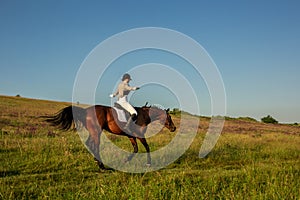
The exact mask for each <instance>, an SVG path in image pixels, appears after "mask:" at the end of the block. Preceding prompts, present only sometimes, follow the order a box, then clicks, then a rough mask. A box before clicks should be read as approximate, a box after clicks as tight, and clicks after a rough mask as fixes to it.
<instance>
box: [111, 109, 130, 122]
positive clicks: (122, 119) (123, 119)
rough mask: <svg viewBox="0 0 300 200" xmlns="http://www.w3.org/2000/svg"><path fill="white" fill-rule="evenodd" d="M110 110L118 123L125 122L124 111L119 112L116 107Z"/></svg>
mask: <svg viewBox="0 0 300 200" xmlns="http://www.w3.org/2000/svg"><path fill="white" fill-rule="evenodd" d="M112 108H113V109H114V110H115V111H116V113H117V115H118V120H119V121H120V122H127V120H126V115H125V112H124V110H120V109H118V108H116V107H112Z"/></svg>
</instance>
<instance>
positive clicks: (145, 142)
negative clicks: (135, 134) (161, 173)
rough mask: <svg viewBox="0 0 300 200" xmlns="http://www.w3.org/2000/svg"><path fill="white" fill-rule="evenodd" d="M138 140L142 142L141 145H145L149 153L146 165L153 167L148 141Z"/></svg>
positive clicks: (144, 139)
mask: <svg viewBox="0 0 300 200" xmlns="http://www.w3.org/2000/svg"><path fill="white" fill-rule="evenodd" d="M138 139H139V140H140V141H141V143H142V144H143V145H144V147H145V149H146V151H147V164H146V165H147V166H149V167H150V166H151V155H150V148H149V145H148V143H147V140H146V138H138Z"/></svg>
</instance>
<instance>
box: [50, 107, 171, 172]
mask: <svg viewBox="0 0 300 200" xmlns="http://www.w3.org/2000/svg"><path fill="white" fill-rule="evenodd" d="M135 109H136V111H137V113H138V115H137V119H136V121H135V124H134V126H132V128H131V130H132V133H126V132H125V131H123V130H122V126H124V125H125V123H126V122H125V123H124V122H120V121H119V120H118V119H117V117H115V116H116V111H115V110H114V109H113V108H112V107H109V106H105V105H94V106H90V107H88V108H81V107H78V106H74V105H71V106H68V107H65V108H63V109H62V110H60V111H59V112H58V113H56V114H54V115H53V116H48V117H47V119H46V121H47V122H49V123H51V124H52V125H54V126H56V127H59V128H60V129H62V130H65V131H67V130H75V128H79V127H81V128H82V127H84V128H85V129H86V130H87V131H88V132H89V136H88V139H87V140H86V142H85V144H86V146H87V147H88V148H89V150H90V151H91V152H92V154H93V156H94V159H95V161H96V162H97V164H98V166H99V168H100V169H106V168H105V166H104V164H103V162H102V160H101V158H100V152H99V148H100V137H101V133H102V131H103V130H106V131H108V132H110V133H112V134H116V135H120V136H126V137H128V138H129V140H130V142H131V144H132V146H133V153H132V154H130V156H129V157H128V158H127V159H126V160H125V162H129V161H130V160H131V159H132V158H133V156H134V155H135V154H136V153H137V152H138V145H137V140H136V139H138V140H139V141H140V142H141V143H142V144H143V146H144V147H145V149H146V151H147V163H146V165H147V166H151V156H150V148H149V145H148V143H147V140H146V138H145V133H146V130H147V126H148V125H149V124H150V123H151V122H152V121H159V122H160V124H162V125H163V126H164V127H166V128H168V129H169V130H170V132H174V131H175V130H176V126H175V125H174V123H173V121H172V118H171V116H170V114H169V109H166V110H165V109H161V108H158V107H151V106H147V104H146V105H145V106H142V107H135ZM120 127H121V128H120Z"/></svg>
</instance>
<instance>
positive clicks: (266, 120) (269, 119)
mask: <svg viewBox="0 0 300 200" xmlns="http://www.w3.org/2000/svg"><path fill="white" fill-rule="evenodd" d="M261 121H262V122H264V123H268V124H278V121H277V120H276V119H274V118H273V117H272V116H270V115H268V116H267V117H263V118H261Z"/></svg>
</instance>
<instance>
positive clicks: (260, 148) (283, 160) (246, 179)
mask: <svg viewBox="0 0 300 200" xmlns="http://www.w3.org/2000/svg"><path fill="white" fill-rule="evenodd" d="M67 105H70V104H69V103H60V102H51V101H42V100H32V99H26V98H17V97H5V96H0V199H5V200H6V199H300V181H299V180H300V127H299V126H296V125H295V126H292V125H282V124H278V125H267V124H262V123H260V122H255V121H252V120H248V119H247V118H241V119H229V120H226V122H225V126H224V130H223V132H222V135H221V136H220V138H219V140H218V143H217V145H216V146H215V148H214V149H213V151H212V152H211V153H210V154H209V155H208V156H207V157H206V158H204V159H200V158H199V157H198V154H199V149H200V147H201V144H202V141H203V138H204V136H205V133H206V131H207V128H208V124H209V119H208V118H201V122H200V125H199V129H198V134H197V136H196V138H195V140H194V141H193V143H192V145H191V147H190V148H189V150H188V151H187V152H186V153H185V154H184V155H183V156H181V157H180V158H179V159H178V160H177V161H175V162H174V163H172V164H170V165H169V166H167V167H165V168H163V169H161V170H158V171H154V172H149V173H143V174H130V173H124V172H119V171H113V170H107V171H99V169H98V168H97V166H96V164H95V163H94V162H93V157H92V155H91V154H90V153H89V152H88V150H87V149H86V148H85V147H84V145H83V144H82V142H81V140H80V138H79V136H78V135H77V134H76V133H74V132H62V131H58V130H56V129H54V128H53V127H50V126H49V125H48V124H46V123H44V122H43V121H42V120H40V119H39V118H38V116H41V115H49V114H53V113H55V112H57V111H58V110H59V109H61V108H63V107H65V106H67ZM173 119H174V122H175V124H176V125H179V124H178V123H179V119H178V118H177V117H176V116H173ZM174 134H176V133H170V132H169V131H168V130H165V129H164V130H163V131H162V132H161V133H159V134H157V135H155V136H154V137H151V138H149V142H148V143H149V145H150V148H151V150H152V151H154V150H156V149H159V148H160V147H162V146H164V145H165V144H166V143H167V142H168V141H169V140H170V138H172V137H173V136H174ZM108 136H109V138H110V139H111V140H112V141H113V142H114V143H115V144H117V145H118V146H120V147H121V148H124V149H126V150H130V151H131V150H132V149H131V146H130V143H129V141H128V139H127V138H125V137H121V136H112V135H110V134H108ZM139 147H140V151H142V152H144V148H143V146H142V145H141V144H140V143H139Z"/></svg>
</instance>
